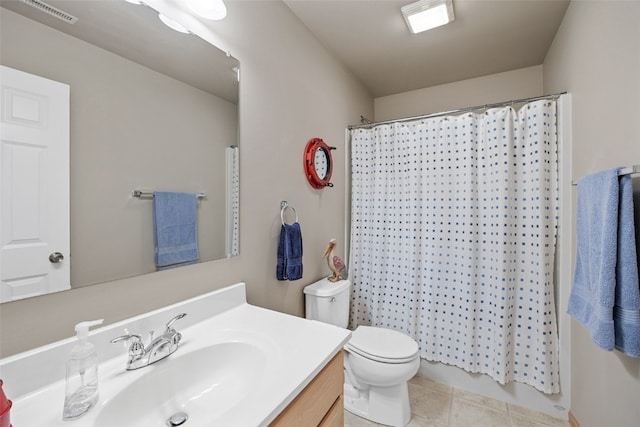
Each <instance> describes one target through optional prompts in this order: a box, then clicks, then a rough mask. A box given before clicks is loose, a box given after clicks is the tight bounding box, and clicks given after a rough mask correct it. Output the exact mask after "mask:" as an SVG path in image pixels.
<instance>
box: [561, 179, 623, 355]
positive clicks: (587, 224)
mask: <svg viewBox="0 0 640 427" xmlns="http://www.w3.org/2000/svg"><path fill="white" fill-rule="evenodd" d="M618 194H619V184H618V170H617V169H610V170H606V171H602V172H598V173H595V174H591V175H588V176H586V177H583V178H581V179H580V180H578V200H577V208H576V243H577V248H576V263H575V269H574V274H573V286H572V289H571V294H570V296H569V306H568V310H567V313H568V314H569V315H571V316H572V317H573V318H574V319H576V320H577V321H578V322H580V323H581V324H582V325H583V326H584V327H585V328H586V329H587V330H588V331H589V332H590V334H591V339H592V340H593V342H594V343H596V344H597V345H598V346H600V347H602V348H603V349H605V350H613V348H614V343H615V334H614V325H613V306H614V304H615V289H616V258H617V244H618V242H617V241H618V203H619V198H618Z"/></svg>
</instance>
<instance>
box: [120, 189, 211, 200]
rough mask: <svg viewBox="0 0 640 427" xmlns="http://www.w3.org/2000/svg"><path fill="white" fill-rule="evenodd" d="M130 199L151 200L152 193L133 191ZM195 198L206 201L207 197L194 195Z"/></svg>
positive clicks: (203, 194) (202, 194)
mask: <svg viewBox="0 0 640 427" xmlns="http://www.w3.org/2000/svg"><path fill="white" fill-rule="evenodd" d="M131 197H137V198H138V199H153V191H142V190H133V191H132V192H131ZM196 198H197V199H198V200H202V199H206V198H207V195H206V194H205V193H196Z"/></svg>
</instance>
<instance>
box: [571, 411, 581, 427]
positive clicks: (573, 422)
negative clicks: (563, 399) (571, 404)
mask: <svg viewBox="0 0 640 427" xmlns="http://www.w3.org/2000/svg"><path fill="white" fill-rule="evenodd" d="M569 424H571V427H580V424H578V420H576V417H574V416H573V413H572V412H571V411H569Z"/></svg>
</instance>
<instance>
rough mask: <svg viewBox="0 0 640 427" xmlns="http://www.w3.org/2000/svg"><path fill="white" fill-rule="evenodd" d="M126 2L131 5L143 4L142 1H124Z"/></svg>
mask: <svg viewBox="0 0 640 427" xmlns="http://www.w3.org/2000/svg"><path fill="white" fill-rule="evenodd" d="M124 1H126V2H127V3H131V4H142V0H124Z"/></svg>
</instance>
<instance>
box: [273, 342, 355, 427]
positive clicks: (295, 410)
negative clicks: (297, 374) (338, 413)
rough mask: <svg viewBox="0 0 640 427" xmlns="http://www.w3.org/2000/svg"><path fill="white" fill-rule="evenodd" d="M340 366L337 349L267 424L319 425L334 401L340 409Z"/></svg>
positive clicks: (297, 426) (341, 386) (342, 376)
mask: <svg viewBox="0 0 640 427" xmlns="http://www.w3.org/2000/svg"><path fill="white" fill-rule="evenodd" d="M343 369H344V368H343V354H342V350H340V352H339V353H338V354H336V355H335V357H334V358H333V359H331V361H330V362H329V363H327V365H326V366H325V367H324V368H323V369H322V371H320V373H319V374H318V375H316V377H315V378H314V379H313V380H312V381H311V383H309V385H308V386H307V387H305V389H304V390H302V391H301V392H300V394H299V395H298V396H297V397H296V398H295V399H294V401H293V402H291V403H290V404H289V406H287V407H286V408H285V409H284V411H282V412H281V413H280V415H278V417H277V418H276V419H275V420H274V421H273V422H272V423H271V424H270V425H271V426H273V427H275V426H277V427H300V426H318V425H321V423H322V422H323V420H324V419H325V418H326V417H327V414H328V413H329V412H330V411H332V410H333V409H334V404H335V403H336V401H337V400H339V402H338V404H339V406H340V407H341V408H342V407H343V406H344V405H343V404H342V399H341V396H342V391H343V384H344V371H343ZM336 410H337V409H336ZM343 416H344V413H343ZM327 425H329V426H333V425H338V424H327ZM339 425H342V424H339Z"/></svg>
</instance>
